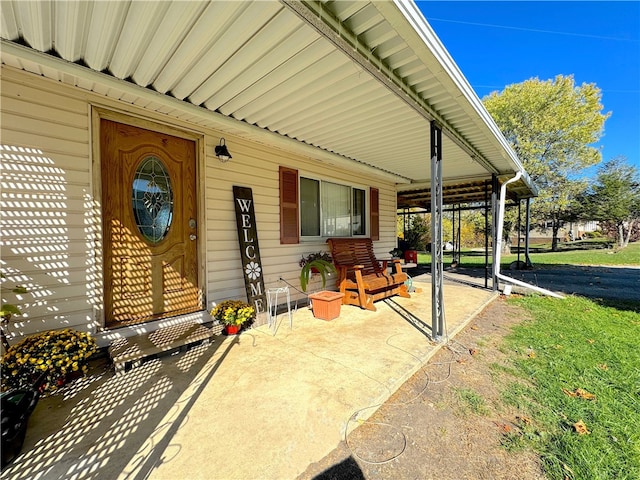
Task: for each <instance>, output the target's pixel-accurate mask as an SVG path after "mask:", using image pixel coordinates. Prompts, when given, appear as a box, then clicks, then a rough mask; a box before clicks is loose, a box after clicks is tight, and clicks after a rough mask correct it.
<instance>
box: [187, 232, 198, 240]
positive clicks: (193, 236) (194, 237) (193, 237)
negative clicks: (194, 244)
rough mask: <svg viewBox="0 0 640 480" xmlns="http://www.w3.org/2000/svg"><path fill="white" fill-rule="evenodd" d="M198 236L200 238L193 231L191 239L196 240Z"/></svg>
mask: <svg viewBox="0 0 640 480" xmlns="http://www.w3.org/2000/svg"><path fill="white" fill-rule="evenodd" d="M196 238H198V237H197V236H196V235H194V234H193V233H192V234H191V235H189V240H195V239H196Z"/></svg>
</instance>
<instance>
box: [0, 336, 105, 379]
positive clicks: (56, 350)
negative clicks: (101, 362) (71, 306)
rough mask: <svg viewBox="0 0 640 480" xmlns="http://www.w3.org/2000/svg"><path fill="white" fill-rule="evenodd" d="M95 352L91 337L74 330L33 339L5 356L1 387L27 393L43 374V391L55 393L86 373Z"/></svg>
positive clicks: (7, 352)
mask: <svg viewBox="0 0 640 480" xmlns="http://www.w3.org/2000/svg"><path fill="white" fill-rule="evenodd" d="M96 349H97V346H96V342H95V339H94V338H93V337H92V336H91V335H90V334H88V333H84V332H79V331H77V330H74V329H71V328H66V329H64V330H49V331H46V332H40V333H37V334H35V335H30V336H28V337H26V338H24V339H23V340H22V341H20V342H18V343H16V344H14V345H11V346H10V347H9V349H8V350H7V351H6V352H5V354H4V355H3V356H2V362H1V364H2V383H3V385H2V387H3V389H7V388H16V389H28V388H30V387H32V385H33V383H34V381H35V380H36V379H37V378H38V377H39V376H41V375H42V374H43V373H44V374H45V378H44V380H43V382H42V384H43V387H42V388H43V390H55V389H56V388H57V387H60V386H62V385H64V384H65V382H66V381H67V380H69V379H70V378H71V377H74V376H77V375H82V374H85V373H87V371H88V369H89V366H88V359H89V357H90V356H91V355H93V353H94V352H95V351H96Z"/></svg>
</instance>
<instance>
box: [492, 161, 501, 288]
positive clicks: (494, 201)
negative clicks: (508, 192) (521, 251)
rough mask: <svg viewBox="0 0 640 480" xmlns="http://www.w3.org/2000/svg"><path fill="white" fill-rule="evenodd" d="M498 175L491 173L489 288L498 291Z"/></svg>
mask: <svg viewBox="0 0 640 480" xmlns="http://www.w3.org/2000/svg"><path fill="white" fill-rule="evenodd" d="M498 183H499V182H498V177H497V176H496V174H495V173H494V174H492V175H491V252H492V254H491V260H492V262H493V269H492V273H491V288H492V290H493V291H494V292H497V291H498V277H497V276H496V272H497V271H498V266H497V265H496V259H498V261H500V259H499V257H500V255H499V252H497V251H496V249H497V248H499V244H500V242H499V241H498V240H499V239H498V238H497V237H496V235H497V231H498V224H497V223H498V194H499V190H500V185H499V184H498Z"/></svg>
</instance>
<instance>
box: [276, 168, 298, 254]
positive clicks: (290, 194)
mask: <svg viewBox="0 0 640 480" xmlns="http://www.w3.org/2000/svg"><path fill="white" fill-rule="evenodd" d="M299 242H300V228H299V226H298V171H297V170H294V169H293V168H287V167H282V166H281V167H280V243H299Z"/></svg>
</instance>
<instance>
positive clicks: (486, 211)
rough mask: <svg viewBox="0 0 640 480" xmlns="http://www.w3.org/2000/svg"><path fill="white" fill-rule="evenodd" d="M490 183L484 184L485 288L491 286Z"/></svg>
mask: <svg viewBox="0 0 640 480" xmlns="http://www.w3.org/2000/svg"><path fill="white" fill-rule="evenodd" d="M488 284H489V182H485V184H484V288H487V287H488V286H489V285H488Z"/></svg>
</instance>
